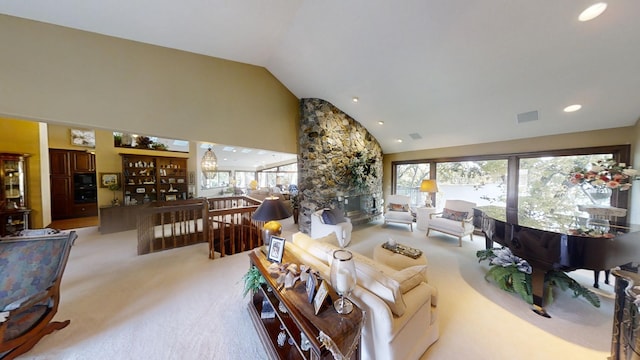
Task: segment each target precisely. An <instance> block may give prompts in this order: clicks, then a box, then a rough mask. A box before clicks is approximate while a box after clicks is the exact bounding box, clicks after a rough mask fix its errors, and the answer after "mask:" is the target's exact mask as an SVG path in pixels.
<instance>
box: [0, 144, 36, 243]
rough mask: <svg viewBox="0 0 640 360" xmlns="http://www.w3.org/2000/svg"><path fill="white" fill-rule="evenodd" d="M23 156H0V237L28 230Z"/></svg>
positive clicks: (25, 175)
mask: <svg viewBox="0 0 640 360" xmlns="http://www.w3.org/2000/svg"><path fill="white" fill-rule="evenodd" d="M27 156H28V155H25V154H7V153H2V154H0V187H1V188H2V191H0V236H7V235H13V234H15V233H17V232H18V231H20V230H23V229H28V228H29V213H30V212H31V211H30V210H29V209H28V204H27V186H26V184H27V174H26V168H27V167H26V162H27Z"/></svg>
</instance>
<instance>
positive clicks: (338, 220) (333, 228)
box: [311, 209, 353, 248]
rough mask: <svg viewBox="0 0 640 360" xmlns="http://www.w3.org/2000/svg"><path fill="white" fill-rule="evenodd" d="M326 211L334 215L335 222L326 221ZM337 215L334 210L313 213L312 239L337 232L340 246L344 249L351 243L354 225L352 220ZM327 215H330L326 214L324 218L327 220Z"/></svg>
mask: <svg viewBox="0 0 640 360" xmlns="http://www.w3.org/2000/svg"><path fill="white" fill-rule="evenodd" d="M325 211H328V212H329V213H330V214H332V215H334V216H335V219H334V220H335V221H324V219H323V214H324V212H325ZM335 213H336V212H335V211H333V210H325V209H321V210H318V211H315V212H313V213H312V214H311V237H312V238H314V239H318V238H321V237H324V236H327V235H329V234H331V233H332V232H335V233H336V237H337V238H338V245H340V247H341V248H343V247H346V246H347V245H349V243H350V242H351V230H353V225H352V224H351V219H349V218H348V217H344V216H340V215H339V214H338V215H337V216H336V215H335ZM327 215H329V214H325V216H324V218H327ZM329 218H331V216H329ZM332 223H333V224H332Z"/></svg>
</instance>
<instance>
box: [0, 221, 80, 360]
mask: <svg viewBox="0 0 640 360" xmlns="http://www.w3.org/2000/svg"><path fill="white" fill-rule="evenodd" d="M75 239H76V233H75V232H73V231H72V232H68V233H59V234H52V235H40V236H30V235H29V236H24V237H12V238H2V239H0V274H2V275H1V276H0V340H1V342H0V358H2V359H4V360H9V359H13V358H15V357H16V356H18V355H20V354H23V353H25V352H27V351H29V350H30V349H31V348H32V347H33V346H34V345H35V344H36V343H37V342H38V341H40V339H41V338H42V337H44V336H45V335H47V334H50V333H51V332H53V331H55V330H60V329H62V328H64V327H66V326H67V325H69V322H70V320H66V321H63V322H57V321H51V320H52V319H53V316H54V315H55V314H56V312H57V311H58V304H59V302H60V281H61V279H62V274H63V272H64V269H65V266H66V264H67V259H68V258H69V252H70V250H71V245H72V244H73V241H74V240H75Z"/></svg>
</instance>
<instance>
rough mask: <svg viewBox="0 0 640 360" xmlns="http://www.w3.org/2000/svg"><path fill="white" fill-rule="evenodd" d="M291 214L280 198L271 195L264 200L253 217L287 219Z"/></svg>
mask: <svg viewBox="0 0 640 360" xmlns="http://www.w3.org/2000/svg"><path fill="white" fill-rule="evenodd" d="M289 216H291V212H289V209H287V207H286V206H285V205H284V203H283V202H282V201H281V200H280V198H278V197H275V196H269V197H267V198H265V199H264V201H262V204H260V206H258V209H256V211H255V212H254V213H253V215H252V216H251V218H252V219H253V220H257V221H271V220H282V219H286V218H288V217H289Z"/></svg>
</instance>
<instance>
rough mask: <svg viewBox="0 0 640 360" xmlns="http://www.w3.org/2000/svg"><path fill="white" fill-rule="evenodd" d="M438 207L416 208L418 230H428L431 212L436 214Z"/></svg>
mask: <svg viewBox="0 0 640 360" xmlns="http://www.w3.org/2000/svg"><path fill="white" fill-rule="evenodd" d="M435 212H436V208H434V207H424V206H422V207H419V208H417V209H416V227H417V228H418V230H423V231H426V230H427V228H428V227H429V217H430V216H431V214H435Z"/></svg>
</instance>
